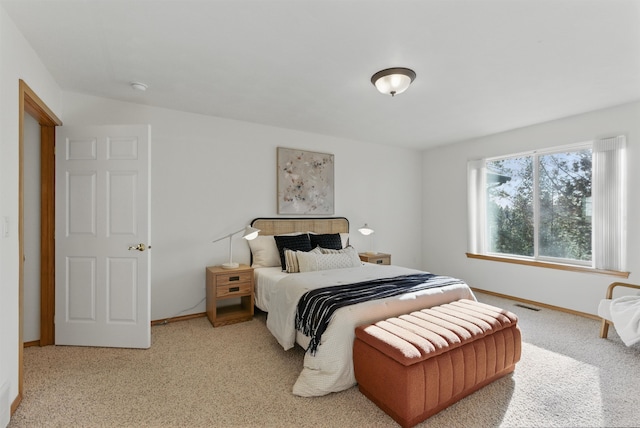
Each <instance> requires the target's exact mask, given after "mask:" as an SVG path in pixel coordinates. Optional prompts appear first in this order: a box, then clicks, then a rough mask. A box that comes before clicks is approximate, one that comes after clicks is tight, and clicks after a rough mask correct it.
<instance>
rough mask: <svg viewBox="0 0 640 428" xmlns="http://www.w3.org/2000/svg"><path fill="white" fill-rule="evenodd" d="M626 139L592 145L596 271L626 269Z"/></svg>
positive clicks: (607, 139) (610, 139)
mask: <svg viewBox="0 0 640 428" xmlns="http://www.w3.org/2000/svg"><path fill="white" fill-rule="evenodd" d="M626 169H627V168H626V138H625V137H624V136H618V137H613V138H606V139H602V140H599V141H596V142H595V143H594V145H593V259H594V267H595V268H597V269H610V270H617V271H623V270H625V268H626V181H627V180H626V173H627V171H626Z"/></svg>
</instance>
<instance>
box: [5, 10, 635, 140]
mask: <svg viewBox="0 0 640 428" xmlns="http://www.w3.org/2000/svg"><path fill="white" fill-rule="evenodd" d="M0 4H1V5H2V6H3V7H4V8H5V10H6V12H7V13H8V15H9V16H10V17H11V19H12V20H13V21H14V23H15V24H16V26H17V27H18V28H19V30H20V31H21V32H22V33H23V34H24V36H25V37H26V39H27V40H28V42H29V43H30V44H31V46H33V48H34V49H35V50H36V52H37V54H38V55H39V56H40V58H41V59H42V61H43V63H44V64H45V66H46V67H47V69H48V70H49V71H50V72H51V74H52V75H53V76H54V78H55V79H56V81H57V82H58V83H59V84H60V86H61V87H62V89H64V90H68V91H73V92H81V93H86V94H91V95H96V96H100V97H107V98H113V99H118V100H123V101H131V102H136V103H142V104H148V105H154V106H161V107H167V108H172V109H178V110H184V111H189V112H196V113H202V114H206V115H212V116H219V117H224V118H230V119H238V120H243V121H249V122H256V123H261V124H266V125H273V126H278V127H284V128H290V129H296V130H301V131H309V132H314V133H320V134H326V135H333V136H340V137H346V138H350V139H356V140H361V141H366V142H374V143H381V144H389V145H398V146H404V147H412V148H426V147H432V146H435V145H441V144H446V143H450V142H454V141H459V140H463V139H468V138H472V137H477V136H481V135H487V134H492V133H496V132H501V131H505V130H509V129H513V128H519V127H523V126H527V125H531V124H535V123H540V122H544V121H548V120H552V119H556V118H560V117H566V116H570V115H574V114H579V113H583V112H587V111H592V110H597V109H600V108H605V107H610V106H614V105H618V104H623V103H627V102H630V101H635V100H639V99H640V1H638V0H438V1H436V0H420V1H407V0H384V1H382V0H380V1H373V0H369V1H364V0H352V1H346V0H289V1H275V0H260V1H247V0H231V1H227V0H224V1H223V0H208V1H207V0H200V1H196V0H180V1H178V0H172V1H163V0H153V1H151V0H128V1H121V0H83V1H76V0H74V1H72V0H39V1H36V0H0ZM388 67H409V68H412V69H413V70H415V72H416V73H417V78H416V80H415V81H414V82H413V84H412V85H411V87H410V88H409V89H408V90H407V91H406V92H405V93H403V94H400V95H398V96H396V97H395V98H391V97H389V96H384V95H382V94H380V93H378V92H377V91H376V89H375V88H374V86H373V85H372V84H371V82H370V77H371V75H372V74H373V73H375V72H376V71H378V70H380V69H383V68H388ZM131 81H141V82H144V83H146V84H148V85H149V89H148V90H147V91H146V92H145V93H140V92H136V91H133V90H132V89H131V87H130V86H129V82H131ZM63 119H64V118H63Z"/></svg>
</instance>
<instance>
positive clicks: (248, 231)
mask: <svg viewBox="0 0 640 428" xmlns="http://www.w3.org/2000/svg"><path fill="white" fill-rule="evenodd" d="M258 232H260V229H256V228H255V227H251V226H247V227H245V228H244V233H243V234H242V237H243V238H244V239H246V240H247V241H253V240H254V239H256V238H257V237H258Z"/></svg>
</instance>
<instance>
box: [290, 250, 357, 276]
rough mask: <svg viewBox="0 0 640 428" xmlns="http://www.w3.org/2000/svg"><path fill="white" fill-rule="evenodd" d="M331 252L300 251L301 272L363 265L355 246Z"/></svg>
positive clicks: (299, 263) (299, 264)
mask: <svg viewBox="0 0 640 428" xmlns="http://www.w3.org/2000/svg"><path fill="white" fill-rule="evenodd" d="M333 251H335V252H332V253H330V254H314V253H298V254H297V256H298V267H299V269H300V272H313V271H318V270H328V269H344V268H350V267H358V266H362V261H360V257H359V256H358V252H357V251H356V249H355V248H353V247H347V248H345V249H343V250H340V251H336V250H333Z"/></svg>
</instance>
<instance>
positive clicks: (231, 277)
mask: <svg viewBox="0 0 640 428" xmlns="http://www.w3.org/2000/svg"><path fill="white" fill-rule="evenodd" d="M251 275H253V272H246V271H245V272H229V273H228V274H224V275H216V286H218V287H221V286H226V285H234V284H235V285H237V284H239V283H241V282H251Z"/></svg>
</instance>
